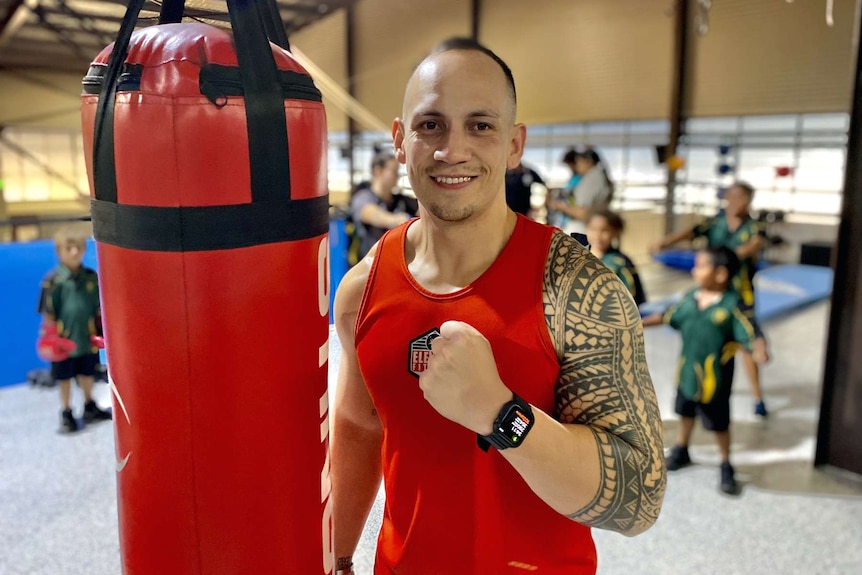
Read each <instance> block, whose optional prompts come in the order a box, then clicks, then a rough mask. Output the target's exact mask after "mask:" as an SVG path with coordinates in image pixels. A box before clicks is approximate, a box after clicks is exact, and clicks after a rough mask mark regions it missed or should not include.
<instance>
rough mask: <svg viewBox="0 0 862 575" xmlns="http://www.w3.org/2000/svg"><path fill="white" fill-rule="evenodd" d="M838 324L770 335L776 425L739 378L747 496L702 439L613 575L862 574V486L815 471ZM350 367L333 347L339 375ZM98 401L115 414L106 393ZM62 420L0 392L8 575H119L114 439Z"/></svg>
mask: <svg viewBox="0 0 862 575" xmlns="http://www.w3.org/2000/svg"><path fill="white" fill-rule="evenodd" d="M686 277H687V276H685V274H681V275H679V276H678V277H677V280H678V281H679V282H684V281H686ZM672 283H673V282H672V281H671V282H669V283H668V284H667V286H670V285H671V284H672ZM674 289H675V286H674ZM659 291H660V290H656V292H655V293H656V297H658V295H659ZM660 295H664V294H660ZM827 317H828V305H827V304H825V303H823V304H817V305H814V306H812V307H810V308H808V309H806V310H803V311H801V312H797V313H795V314H793V315H791V316H789V317H787V318H785V319H782V320H780V321H775V322H772V323H770V324H767V325H766V326H765V331H766V334H767V336H768V337H769V338H770V341H771V351H772V355H773V360H772V362H771V363H770V364H769V365H767V366H766V368H765V369H764V372H763V382H764V389H765V392H766V398H767V404H768V407H769V408H770V410H771V415H770V417H769V418H768V419H767V420H766V421H762V420H759V419H757V418H755V416H754V415H753V413H752V400H751V396H750V390H749V388H748V382H747V381H746V379H745V376H744V374H743V373H738V374H737V379H736V382H735V384H734V386H735V387H734V397H733V419H734V423H733V437H734V439H733V460H734V463H735V465H736V468H737V472H738V476H739V478H740V479H741V480H742V482H743V490H742V494H741V495H740V496H739V497H735V498H731V497H727V496H724V495H722V494H720V493H719V492H718V490H717V484H718V467H717V466H718V462H719V460H718V454H717V449H716V448H715V446H714V443H713V440H712V438H711V437H710V436H709V435H708V434H706V433H704V432H702V431H701V432H696V433H695V437H694V444H693V447H692V457H693V458H694V459H695V460H696V463H697V465H695V466H693V467H691V468H688V469H684V470H681V471H679V472H676V473H673V474H671V476H670V479H669V485H668V490H667V496H666V499H665V505H664V509H663V511H662V515H661V517H660V519H659V521H658V523H657V524H656V525H655V526H654V527H653V528H652V529H651V530H649V531H648V532H646V533H645V534H643V535H640V536H638V537H635V538H626V537H623V536H621V535H617V534H615V533H610V532H602V531H598V530H596V531H594V537H595V540H596V544H597V547H598V552H599V573H600V574H601V575H617V574H619V575H622V574H687V573H697V574H698V575H705V574H711V573H716V574H719V573H721V574H727V575H734V574H761V573H768V574H772V573H775V574H800V575H801V574H806V575H809V574H847V575H850V574H856V573H860V572H862V545H860V543H862V483H860V481H859V480H858V479H857V478H855V477H844V476H841V475H834V474H831V473H826V472H823V471H819V470H815V469H813V467H812V465H811V462H812V459H813V453H814V447H815V439H814V434H815V429H816V424H817V418H818V412H819V399H820V385H821V378H822V361H823V353H824V349H825V332H826V324H827ZM679 343H680V342H679V338H678V337H677V334H676V333H675V332H672V331H671V330H669V329H667V328H664V327H660V328H652V329H650V330H649V331H647V334H646V345H647V357H648V361H649V365H650V370H651V373H652V376H653V381H654V384H655V386H656V391H657V393H658V397H659V401H660V404H661V409H662V415H663V419H664V425H665V436H666V443H667V444H670V443H672V441H673V437H674V433H675V430H676V425H677V424H676V417H675V416H674V415H673V413H672V401H673V397H674V382H673V376H672V374H673V371H674V366H675V365H676V358H677V353H678V350H679ZM339 353H340V349H339V347H338V342H337V340H335V338H333V341H332V343H331V350H330V358H331V361H330V373H331V375H334V372H335V366H336V364H337V361H338V358H339ZM739 371H741V370H739ZM331 380H333V381H334V378H332V377H331ZM97 392H98V394H99V395H98V399H99V401H100V402H102V403H108V402H109V397H108V391H107V388H106V386H104V385H103V386H99V387H97ZM57 415H58V410H57V391H56V390H36V389H31V388H28V387H26V386H23V385H22V386H13V387H7V388H2V389H0V574H2V575H25V574H26V575H60V574H63V575H77V574H80V575H118V574H119V573H120V561H119V544H118V538H117V517H116V509H117V506H116V485H115V477H114V468H115V460H114V436H113V429H112V426H111V424H98V425H94V426H91V427H89V428H87V429H86V430H85V431H83V432H82V433H80V434H78V435H75V436H63V435H59V434H57V433H56V429H57ZM382 503H383V494H382V493H381V494H380V497H378V500H377V502H376V504H375V506H374V508H373V510H372V513H371V517H370V518H369V521H368V524H367V526H366V532H365V535H364V536H363V539H362V541H361V543H360V545H359V548H358V549H357V552H356V556H355V557H356V563H357V567H358V570H357V573H358V575H370V573H371V567H372V562H373V553H374V538H375V536H376V531H377V529H378V528H379V525H380V517H381V513H382ZM213 575H217V574H213ZM255 575H257V574H255ZM417 575H421V574H417Z"/></svg>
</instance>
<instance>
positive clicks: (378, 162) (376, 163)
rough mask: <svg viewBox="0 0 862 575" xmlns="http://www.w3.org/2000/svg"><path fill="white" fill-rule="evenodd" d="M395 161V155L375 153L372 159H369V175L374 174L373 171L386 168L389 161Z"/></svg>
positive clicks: (387, 152) (391, 153)
mask: <svg viewBox="0 0 862 575" xmlns="http://www.w3.org/2000/svg"><path fill="white" fill-rule="evenodd" d="M394 159H395V154H394V153H393V152H390V151H385V152H377V153H376V154H374V157H373V158H371V173H372V174H373V173H374V170H376V169H378V168H380V169H383V168H385V167H386V164H388V163H389V162H390V161H392V160H394Z"/></svg>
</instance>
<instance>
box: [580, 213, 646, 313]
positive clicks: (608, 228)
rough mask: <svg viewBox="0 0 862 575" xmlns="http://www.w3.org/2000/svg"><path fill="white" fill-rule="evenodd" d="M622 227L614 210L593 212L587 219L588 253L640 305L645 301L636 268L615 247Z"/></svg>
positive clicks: (622, 223)
mask: <svg viewBox="0 0 862 575" xmlns="http://www.w3.org/2000/svg"><path fill="white" fill-rule="evenodd" d="M624 227H625V223H624V222H623V219H622V218H621V217H620V216H619V214H617V213H616V212H612V211H610V210H601V211H598V212H595V213H594V214H592V215H591V216H590V219H589V220H587V241H588V243H589V244H590V253H592V254H593V255H594V256H596V257H597V258H599V259H600V260H602V263H603V264H605V265H606V266H607V267H608V268H610V269H611V271H613V272H614V273H615V274H617V277H618V278H620V281H622V282H623V284H624V285H625V286H626V287H627V288H628V290H629V293H631V294H632V298H633V299H634V300H635V304H637V305H638V306H640V305H641V304H642V303H644V302H645V301H646V294H645V293H644V288H643V286H642V285H641V280H640V276H638V270H637V268H636V267H635V265H634V263H632V260H631V259H629V257H628V256H627V255H625V254H624V253H622V252H621V251H620V250H619V249H618V248H617V244H618V242H619V238H620V235H621V234H622V233H623V228H624Z"/></svg>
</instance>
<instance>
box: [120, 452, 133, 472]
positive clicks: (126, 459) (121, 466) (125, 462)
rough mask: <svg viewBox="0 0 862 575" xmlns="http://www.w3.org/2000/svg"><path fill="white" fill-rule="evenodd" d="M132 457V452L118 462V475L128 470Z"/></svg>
mask: <svg viewBox="0 0 862 575" xmlns="http://www.w3.org/2000/svg"><path fill="white" fill-rule="evenodd" d="M131 456H132V452H131V451H130V452H129V453H128V454H127V455H126V456H125V457H124V458H123V459H122V460H120V461H117V473H119V472H120V471H122V470H123V469H125V468H126V464H127V463H128V462H129V458H130V457H131Z"/></svg>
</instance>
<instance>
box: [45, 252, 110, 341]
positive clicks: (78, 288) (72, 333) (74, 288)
mask: <svg viewBox="0 0 862 575" xmlns="http://www.w3.org/2000/svg"><path fill="white" fill-rule="evenodd" d="M39 313H43V314H47V315H49V316H51V317H52V318H54V319H55V320H56V321H57V332H58V333H59V334H60V335H61V336H62V337H65V338H68V339H70V340H72V341H73V342H75V345H76V346H77V347H76V348H75V351H73V352H72V353H71V354H70V357H81V356H83V355H87V354H90V353H98V351H99V350H98V348H95V347H93V345H92V344H91V343H90V336H91V335H94V334H96V323H97V320H98V316H99V314H100V304H99V279H98V276H97V275H96V272H95V271H94V270H92V269H90V268H86V267H81V269H79V270H78V272H77V273H74V274H73V273H72V272H71V271H70V270H69V268H67V267H66V266H64V265H62V264H61V265H58V266H57V267H56V268H54V269H53V270H51V271H50V272H49V273H48V275H46V276H45V278H44V279H43V280H42V293H41V296H40V298H39Z"/></svg>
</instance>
